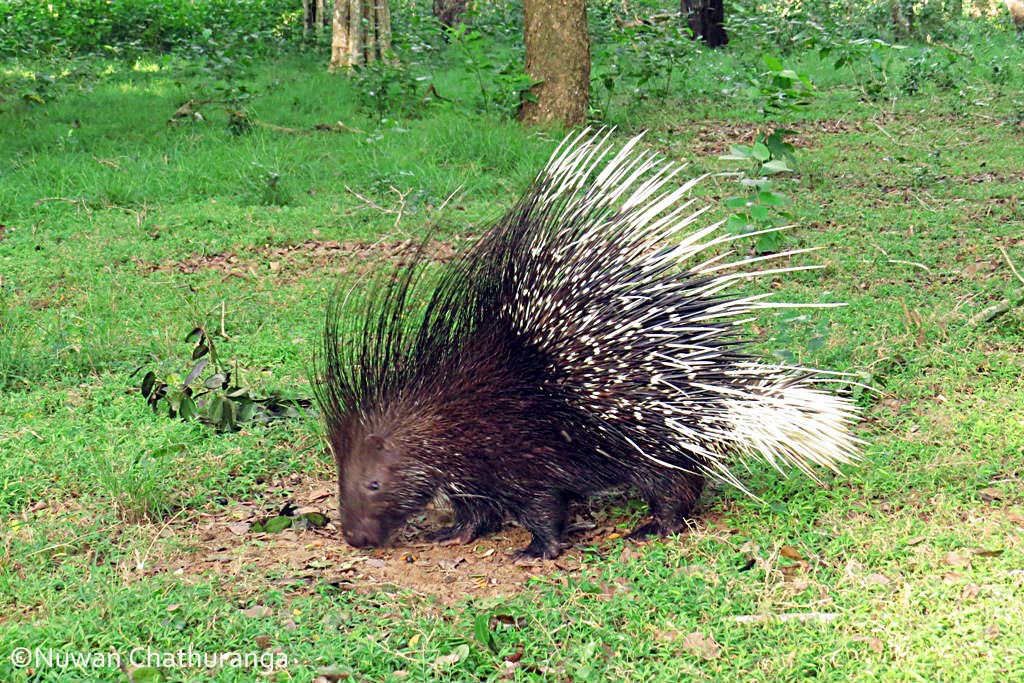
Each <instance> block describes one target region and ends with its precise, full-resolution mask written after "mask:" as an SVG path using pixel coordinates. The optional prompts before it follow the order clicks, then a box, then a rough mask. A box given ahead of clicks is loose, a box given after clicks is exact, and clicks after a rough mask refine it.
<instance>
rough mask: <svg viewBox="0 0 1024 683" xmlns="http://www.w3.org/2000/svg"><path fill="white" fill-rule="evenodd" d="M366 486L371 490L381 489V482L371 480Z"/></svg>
mask: <svg viewBox="0 0 1024 683" xmlns="http://www.w3.org/2000/svg"><path fill="white" fill-rule="evenodd" d="M366 488H368V489H370V490H371V491H379V490H380V482H379V481H371V482H370V483H368V484H367V485H366Z"/></svg>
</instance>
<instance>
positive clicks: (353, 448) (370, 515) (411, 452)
mask: <svg viewBox="0 0 1024 683" xmlns="http://www.w3.org/2000/svg"><path fill="white" fill-rule="evenodd" d="M346 422H348V424H341V425H337V426H336V427H335V428H334V429H332V430H331V434H330V435H329V437H330V440H331V450H332V451H333V453H334V457H335V461H336V464H337V468H338V474H339V478H338V495H339V498H340V500H341V501H342V503H341V506H340V511H341V523H342V529H343V532H344V536H345V541H346V542H347V543H348V544H349V545H351V546H353V547H356V548H363V547H368V546H369V547H376V546H381V545H384V544H385V543H386V542H387V540H388V538H389V537H390V536H391V534H392V533H393V532H394V531H395V529H397V528H398V527H400V526H401V525H402V524H403V523H405V521H406V520H407V519H408V518H409V516H410V515H412V514H415V513H416V512H418V511H420V510H422V509H423V508H424V507H425V506H426V505H427V503H429V502H430V501H431V499H433V497H434V495H435V492H436V490H437V488H438V486H439V472H437V471H436V469H435V468H432V467H427V466H425V465H424V463H423V461H422V457H417V455H419V456H422V455H424V453H421V452H419V449H416V448H410V447H409V446H408V445H407V444H409V443H415V442H416V441H417V439H416V438H415V437H413V436H412V434H410V433H408V431H407V430H405V429H403V430H402V431H397V430H396V428H395V427H393V426H390V425H388V424H387V422H386V421H385V420H383V419H381V418H378V419H376V420H373V419H367V417H366V416H355V415H353V416H350V417H349V419H348V420H346ZM413 431H414V430H413ZM419 441H420V443H421V444H422V443H424V440H423V439H419Z"/></svg>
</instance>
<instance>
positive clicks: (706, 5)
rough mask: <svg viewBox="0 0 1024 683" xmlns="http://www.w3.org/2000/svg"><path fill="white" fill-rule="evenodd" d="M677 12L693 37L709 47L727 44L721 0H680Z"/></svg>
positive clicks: (727, 37) (727, 38)
mask: <svg viewBox="0 0 1024 683" xmlns="http://www.w3.org/2000/svg"><path fill="white" fill-rule="evenodd" d="M679 12H680V14H682V15H683V17H684V18H685V19H686V23H687V24H689V26H690V31H692V32H693V37H694V39H697V38H700V39H701V40H703V41H704V42H705V43H707V44H708V45H709V46H710V47H721V46H723V45H728V44H729V35H728V34H727V33H726V32H725V7H724V5H723V0H680V3H679Z"/></svg>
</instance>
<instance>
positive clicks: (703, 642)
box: [682, 631, 722, 659]
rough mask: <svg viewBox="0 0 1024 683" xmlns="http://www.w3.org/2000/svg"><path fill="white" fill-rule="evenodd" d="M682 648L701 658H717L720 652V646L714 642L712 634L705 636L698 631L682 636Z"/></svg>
mask: <svg viewBox="0 0 1024 683" xmlns="http://www.w3.org/2000/svg"><path fill="white" fill-rule="evenodd" d="M682 646H683V649H684V650H686V651H687V652H689V653H690V654H692V655H695V656H697V657H700V658H701V659H717V658H718V656H719V655H720V654H721V653H722V646H721V645H719V644H718V643H717V642H715V638H714V636H705V635H704V634H703V633H701V632H700V631H694V632H693V633H691V634H689V635H687V636H684V637H683V642H682Z"/></svg>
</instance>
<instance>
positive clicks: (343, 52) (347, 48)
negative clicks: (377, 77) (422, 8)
mask: <svg viewBox="0 0 1024 683" xmlns="http://www.w3.org/2000/svg"><path fill="white" fill-rule="evenodd" d="M390 52H391V12H390V11H389V9H388V0H335V2H334V27H333V31H332V36H331V69H342V68H351V67H354V66H361V65H363V64H369V63H371V62H374V61H376V60H378V59H387V57H388V53H390Z"/></svg>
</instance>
